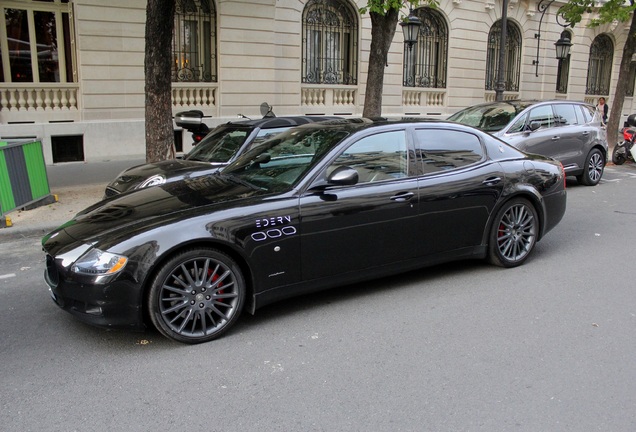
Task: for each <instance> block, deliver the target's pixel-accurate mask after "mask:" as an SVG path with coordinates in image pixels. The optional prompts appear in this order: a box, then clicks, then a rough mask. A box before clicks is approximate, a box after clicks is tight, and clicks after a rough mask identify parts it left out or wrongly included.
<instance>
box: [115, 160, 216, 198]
mask: <svg viewBox="0 0 636 432" xmlns="http://www.w3.org/2000/svg"><path fill="white" fill-rule="evenodd" d="M223 165H225V164H223V163H210V162H199V161H193V160H186V159H172V160H167V161H161V162H156V163H151V164H143V165H137V166H134V167H132V168H128V169H127V170H126V171H124V172H122V173H121V174H120V175H119V176H118V177H117V178H116V179H115V180H113V181H112V182H111V183H110V184H109V185H108V186H109V187H111V188H113V189H116V190H118V191H120V192H126V191H128V190H131V189H134V188H135V187H137V186H138V185H139V184H140V183H141V182H143V181H144V180H146V179H149V178H150V177H153V176H155V175H162V176H164V177H165V178H166V179H170V178H172V177H178V178H187V177H196V176H198V175H203V174H209V173H212V172H215V171H217V170H218V169H219V168H220V167H222V166H223Z"/></svg>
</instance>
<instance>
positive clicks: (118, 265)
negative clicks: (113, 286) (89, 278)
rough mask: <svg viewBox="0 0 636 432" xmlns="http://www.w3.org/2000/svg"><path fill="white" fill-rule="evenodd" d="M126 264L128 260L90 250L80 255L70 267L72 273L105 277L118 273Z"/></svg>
mask: <svg viewBox="0 0 636 432" xmlns="http://www.w3.org/2000/svg"><path fill="white" fill-rule="evenodd" d="M127 262H128V258H126V257H125V256H123V255H117V254H114V253H110V252H104V251H101V250H99V249H91V250H90V251H88V252H87V253H85V254H84V255H82V256H81V257H80V258H79V259H78V260H77V261H75V264H73V266H72V267H71V270H72V271H73V272H74V273H80V274H86V275H93V276H105V275H113V274H115V273H118V272H120V271H121V270H122V269H123V268H124V267H125V266H126V263H127Z"/></svg>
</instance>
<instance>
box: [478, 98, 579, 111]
mask: <svg viewBox="0 0 636 432" xmlns="http://www.w3.org/2000/svg"><path fill="white" fill-rule="evenodd" d="M541 103H569V104H577V105H590V104H589V103H587V102H581V101H573V100H566V99H546V100H539V99H511V100H502V101H492V102H484V103H480V104H476V105H471V107H478V106H489V105H497V104H508V105H512V106H514V107H515V109H516V110H517V111H519V110H520V109H525V108H527V107H529V106H532V105H538V104H541Z"/></svg>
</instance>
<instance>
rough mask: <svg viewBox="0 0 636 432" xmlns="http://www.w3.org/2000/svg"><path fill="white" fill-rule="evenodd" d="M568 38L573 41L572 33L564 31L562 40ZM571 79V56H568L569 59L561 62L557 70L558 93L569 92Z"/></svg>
mask: <svg viewBox="0 0 636 432" xmlns="http://www.w3.org/2000/svg"><path fill="white" fill-rule="evenodd" d="M564 36H567V37H568V39H570V40H572V33H571V32H570V31H569V30H564V31H563V32H562V33H561V38H563V37H564ZM569 79H570V54H568V56H567V58H564V59H561V60H559V66H558V69H557V82H556V92H557V93H561V94H565V93H567V92H568V81H569Z"/></svg>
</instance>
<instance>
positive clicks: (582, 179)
mask: <svg viewBox="0 0 636 432" xmlns="http://www.w3.org/2000/svg"><path fill="white" fill-rule="evenodd" d="M604 169H605V157H604V156H603V154H602V153H601V152H600V151H599V149H592V150H591V151H590V152H589V153H588V154H587V158H585V166H584V170H583V174H581V175H579V176H577V177H576V179H577V180H578V182H579V183H582V184H584V185H586V186H595V185H597V184H598V182H599V181H601V177H603V170H604Z"/></svg>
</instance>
